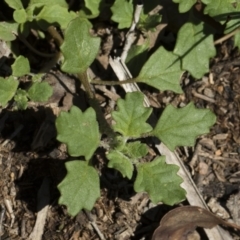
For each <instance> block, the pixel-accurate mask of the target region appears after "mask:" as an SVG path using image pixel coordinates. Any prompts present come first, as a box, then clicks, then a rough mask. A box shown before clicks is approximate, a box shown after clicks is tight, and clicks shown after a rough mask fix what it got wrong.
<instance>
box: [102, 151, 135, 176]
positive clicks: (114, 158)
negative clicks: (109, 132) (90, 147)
mask: <svg viewBox="0 0 240 240" xmlns="http://www.w3.org/2000/svg"><path fill="white" fill-rule="evenodd" d="M106 157H107V159H108V160H109V163H108V167H109V168H114V169H116V170H118V171H119V172H120V173H121V174H122V175H123V177H127V178H128V179H131V178H132V174H133V164H132V161H131V160H130V159H129V158H128V157H127V156H125V155H124V154H123V153H122V152H120V151H118V150H111V151H110V152H109V153H108V154H107V155H106Z"/></svg>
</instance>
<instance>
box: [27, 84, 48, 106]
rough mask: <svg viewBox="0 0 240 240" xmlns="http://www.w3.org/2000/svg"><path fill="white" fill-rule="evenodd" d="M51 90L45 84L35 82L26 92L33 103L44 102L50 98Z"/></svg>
mask: <svg viewBox="0 0 240 240" xmlns="http://www.w3.org/2000/svg"><path fill="white" fill-rule="evenodd" d="M52 94H53V89H52V87H51V86H50V85H49V83H47V82H40V83H39V82H35V83H33V84H32V86H31V87H30V88H29V90H28V96H29V98H30V99H31V100H32V101H35V102H46V101H48V99H49V98H50V97H51V96H52Z"/></svg>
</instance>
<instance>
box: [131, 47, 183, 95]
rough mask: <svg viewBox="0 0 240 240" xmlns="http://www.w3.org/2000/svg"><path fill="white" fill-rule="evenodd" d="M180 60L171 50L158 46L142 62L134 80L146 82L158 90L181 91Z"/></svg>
mask: <svg viewBox="0 0 240 240" xmlns="http://www.w3.org/2000/svg"><path fill="white" fill-rule="evenodd" d="M182 73H183V71H182V70H181V61H180V59H179V58H178V56H176V55H174V54H173V53H172V52H168V51H166V50H165V49H164V48H163V47H160V48H158V49H157V50H156V51H155V52H154V53H153V54H152V55H151V57H150V58H149V59H148V61H147V62H146V63H145V64H144V66H143V68H142V69H141V71H140V74H139V76H138V77H137V79H136V81H138V82H143V83H146V84H148V85H150V86H152V87H155V88H157V89H159V90H162V91H164V90H171V91H174V92H176V93H182V89H181V87H180V77H181V75H182Z"/></svg>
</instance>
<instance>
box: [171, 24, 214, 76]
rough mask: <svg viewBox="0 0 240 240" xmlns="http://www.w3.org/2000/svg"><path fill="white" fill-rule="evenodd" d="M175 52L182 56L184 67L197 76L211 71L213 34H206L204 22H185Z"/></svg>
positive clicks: (179, 33)
mask: <svg viewBox="0 0 240 240" xmlns="http://www.w3.org/2000/svg"><path fill="white" fill-rule="evenodd" d="M174 53H175V54H177V55H178V56H180V57H181V58H182V68H183V69H184V70H187V71H189V72H190V73H191V75H192V76H193V77H195V78H201V77H202V76H203V75H204V74H205V73H208V72H209V59H210V58H211V57H214V56H215V54H216V49H215V47H214V42H213V35H212V34H209V35H206V34H205V32H204V25H203V22H201V23H199V24H196V25H195V24H192V23H185V24H184V25H183V26H182V27H181V29H180V30H179V32H178V36H177V43H176V45H175V49H174Z"/></svg>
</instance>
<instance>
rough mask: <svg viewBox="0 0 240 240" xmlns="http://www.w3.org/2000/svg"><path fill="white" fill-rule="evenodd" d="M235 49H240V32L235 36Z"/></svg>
mask: <svg viewBox="0 0 240 240" xmlns="http://www.w3.org/2000/svg"><path fill="white" fill-rule="evenodd" d="M234 47H238V48H239V49H240V32H238V33H236V34H235V35H234Z"/></svg>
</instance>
